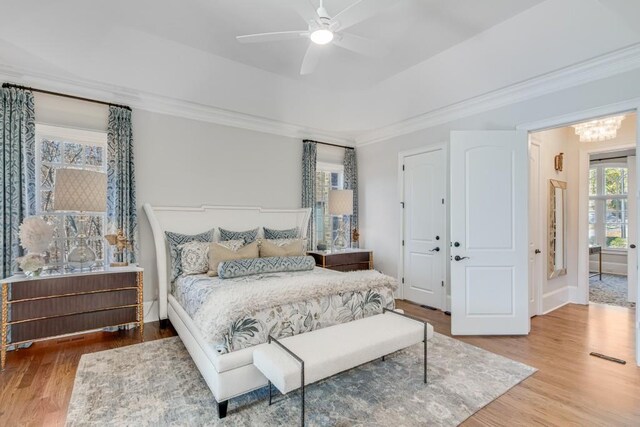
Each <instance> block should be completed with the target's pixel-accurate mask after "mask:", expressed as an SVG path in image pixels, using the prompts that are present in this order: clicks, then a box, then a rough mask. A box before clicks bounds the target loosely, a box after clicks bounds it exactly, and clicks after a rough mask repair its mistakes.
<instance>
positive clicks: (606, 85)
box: [358, 53, 640, 276]
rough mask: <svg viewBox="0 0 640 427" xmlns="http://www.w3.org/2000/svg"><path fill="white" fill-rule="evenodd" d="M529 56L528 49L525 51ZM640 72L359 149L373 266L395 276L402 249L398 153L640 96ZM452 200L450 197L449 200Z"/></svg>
mask: <svg viewBox="0 0 640 427" xmlns="http://www.w3.org/2000/svg"><path fill="white" fill-rule="evenodd" d="M523 54H526V53H523ZM638 81H640V71H631V72H627V73H624V74H620V75H618V76H615V77H612V78H607V79H602V80H598V81H596V82H592V83H588V84H584V85H581V86H577V87H574V88H571V89H567V90H563V91H559V92H555V93H553V94H551V95H545V96H541V97H538V98H535V99H532V100H529V101H525V102H520V103H514V104H511V105H509V106H507V107H502V108H499V109H495V110H492V111H490V112H486V113H482V114H478V115H475V116H472V117H467V118H464V119H461V120H456V121H452V122H449V123H446V124H443V125H438V126H434V127H430V128H427V129H423V130H420V131H417V132H414V133H411V134H406V135H402V136H399V137H395V138H391V139H388V140H385V141H383V142H379V143H374V144H369V145H363V146H360V147H358V156H359V157H358V162H359V164H358V167H359V184H360V212H361V218H360V227H361V235H362V246H363V247H367V248H369V249H372V250H373V251H374V252H375V255H374V256H375V260H376V263H375V266H376V268H377V269H380V270H382V271H383V272H385V273H387V274H390V275H393V276H396V275H397V272H398V256H399V253H400V233H399V230H400V226H399V224H400V214H399V210H398V209H397V206H398V203H399V201H400V199H399V194H398V185H397V182H398V167H397V157H398V153H399V152H400V151H405V150H410V149H414V148H419V147H424V146H428V145H432V144H437V143H446V144H448V141H449V134H450V132H451V131H452V130H489V129H514V128H515V127H516V126H518V125H521V124H525V123H530V122H536V121H539V120H543V119H549V118H553V117H559V116H562V115H565V114H570V113H573V112H576V111H583V110H587V109H590V108H597V107H600V106H603V105H608V104H612V103H615V102H620V101H622V100H627V99H634V98H638V97H640V85H638ZM447 203H448V200H447Z"/></svg>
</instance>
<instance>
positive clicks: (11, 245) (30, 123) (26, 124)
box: [0, 87, 36, 278]
mask: <svg viewBox="0 0 640 427" xmlns="http://www.w3.org/2000/svg"><path fill="white" fill-rule="evenodd" d="M35 133H36V121H35V110H34V102H33V93H32V92H31V91H29V90H23V89H18V88H13V87H12V88H2V89H0V141H1V142H2V152H0V162H1V163H2V172H1V174H0V188H1V189H0V210H1V212H0V217H1V219H2V224H1V225H2V231H1V232H0V251H1V252H0V264H1V268H2V271H1V277H2V278H5V277H9V276H11V275H12V274H13V272H15V271H16V258H18V257H19V256H21V255H22V248H21V247H20V242H19V238H18V227H19V226H20V224H21V223H22V221H23V220H24V219H25V218H26V217H28V216H31V215H35V213H36V169H35V167H36V161H35V145H36V138H35Z"/></svg>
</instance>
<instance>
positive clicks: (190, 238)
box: [164, 229, 214, 283]
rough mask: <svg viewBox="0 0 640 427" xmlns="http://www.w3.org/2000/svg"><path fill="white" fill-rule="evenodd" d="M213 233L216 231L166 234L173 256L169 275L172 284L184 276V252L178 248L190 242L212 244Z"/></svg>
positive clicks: (170, 232) (168, 232)
mask: <svg viewBox="0 0 640 427" xmlns="http://www.w3.org/2000/svg"><path fill="white" fill-rule="evenodd" d="M213 232H214V229H212V230H209V231H205V232H204V233H200V234H195V235H188V234H180V233H174V232H172V231H165V232H164V234H165V236H166V237H167V242H169V254H170V256H171V272H170V274H169V279H170V281H171V283H173V282H175V280H176V279H177V278H178V277H180V276H181V275H182V257H181V252H182V251H181V250H180V249H179V248H178V246H180V245H183V244H185V243H189V242H212V241H213Z"/></svg>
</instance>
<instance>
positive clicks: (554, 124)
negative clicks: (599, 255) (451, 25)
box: [516, 98, 640, 366]
mask: <svg viewBox="0 0 640 427" xmlns="http://www.w3.org/2000/svg"><path fill="white" fill-rule="evenodd" d="M633 112H635V113H636V154H638V153H639V152H640V98H633V99H629V100H626V101H622V102H617V103H613V104H607V105H603V106H600V107H596V108H590V109H586V110H578V111H575V112H573V113H569V114H564V115H560V116H556V117H551V118H546V119H542V120H538V121H535V122H529V123H522V124H520V125H518V126H516V129H518V130H526V131H528V132H529V133H532V132H540V131H543V130H547V129H553V128H558V127H566V126H569V125H571V124H573V123H579V122H583V121H588V120H593V119H596V118H598V117H605V116H611V115H615V114H622V113H633ZM636 170H637V171H638V173H637V178H636V184H637V188H636V189H637V194H636V198H638V196H639V195H640V156H638V155H636ZM528 191H529V190H528V189H527V193H528ZM579 203H581V201H579ZM586 203H587V205H586V207H587V209H579V212H578V220H579V224H586V227H588V223H589V215H588V207H589V205H588V202H586ZM528 220H529V219H528V218H527V221H528ZM636 221H637V224H638V234H640V209H638V212H637V215H636ZM637 237H638V236H636V239H637ZM638 241H640V240H638ZM578 250H579V251H583V254H582V255H583V256H579V257H578V278H580V277H584V273H585V271H586V274H587V275H588V274H589V257H588V250H589V241H588V239H587V236H586V234H585V235H579V236H578ZM585 251H586V252H585ZM584 255H587V256H584ZM636 256H637V259H638V260H639V261H640V250H639V251H636ZM639 265H640V264H639ZM578 285H580V283H578ZM585 289H586V293H585ZM580 291H582V293H581V292H580ZM577 293H578V294H579V295H570V296H569V297H570V300H571V301H574V302H577V303H581V302H580V301H577V297H578V296H581V297H582V301H584V302H582V304H586V303H587V301H588V295H589V287H588V281H587V283H586V284H583V286H582V288H580V286H578V292H577ZM585 296H586V298H585ZM572 297H573V298H572ZM585 300H586V301H585ZM635 327H636V333H635V338H636V342H635V348H636V364H637V365H638V366H640V304H636V320H635Z"/></svg>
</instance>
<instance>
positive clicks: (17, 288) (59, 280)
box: [9, 272, 136, 301]
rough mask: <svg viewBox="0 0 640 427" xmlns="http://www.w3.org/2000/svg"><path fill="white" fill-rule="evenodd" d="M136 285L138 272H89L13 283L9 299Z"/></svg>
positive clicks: (69, 293)
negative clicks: (81, 274)
mask: <svg viewBox="0 0 640 427" xmlns="http://www.w3.org/2000/svg"><path fill="white" fill-rule="evenodd" d="M134 287H136V273H131V272H127V273H115V274H88V275H84V276H68V277H64V276H63V277H52V278H50V279H41V280H33V281H26V282H16V283H13V284H11V296H10V298H9V301H16V300H22V299H30V298H42V297H50V296H56V295H73V294H79V293H83V292H96V291H104V290H110V289H119V288H134Z"/></svg>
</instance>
